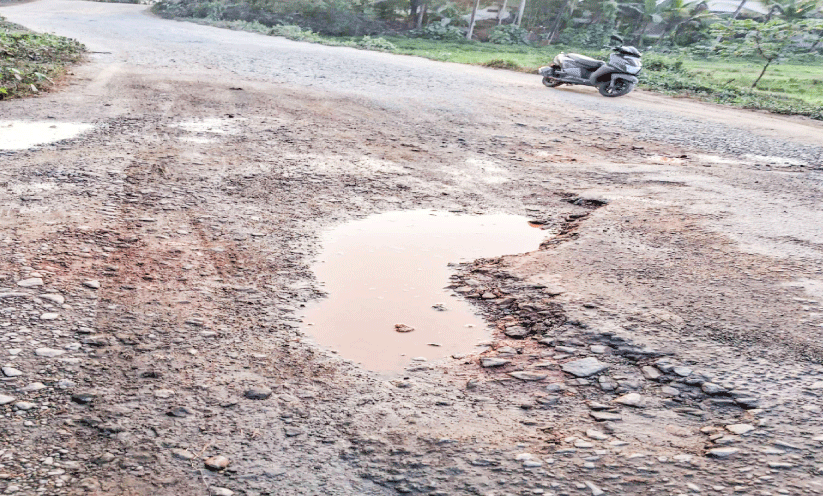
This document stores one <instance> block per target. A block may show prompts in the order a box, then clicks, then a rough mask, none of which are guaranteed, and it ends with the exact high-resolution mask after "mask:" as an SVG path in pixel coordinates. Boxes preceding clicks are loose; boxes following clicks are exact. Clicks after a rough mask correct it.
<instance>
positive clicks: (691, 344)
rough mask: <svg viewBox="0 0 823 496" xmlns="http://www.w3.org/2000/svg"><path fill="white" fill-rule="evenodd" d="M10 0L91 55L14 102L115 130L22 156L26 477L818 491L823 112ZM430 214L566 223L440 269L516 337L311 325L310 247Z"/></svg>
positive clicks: (129, 11) (476, 489)
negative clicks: (405, 341)
mask: <svg viewBox="0 0 823 496" xmlns="http://www.w3.org/2000/svg"><path fill="white" fill-rule="evenodd" d="M2 13H3V15H4V16H6V17H7V18H8V19H9V20H10V21H12V22H16V23H19V24H23V25H25V26H27V27H30V28H32V29H37V30H41V31H54V32H56V33H57V34H61V35H66V36H71V37H76V38H78V39H79V40H80V41H82V42H83V43H85V44H86V45H87V46H88V47H89V49H90V50H91V51H92V52H95V53H93V54H92V55H91V56H90V59H91V60H90V61H89V63H87V64H85V65H82V66H80V67H77V68H75V70H74V73H75V74H74V75H73V77H71V78H69V79H68V80H67V81H65V82H64V83H63V87H62V89H61V90H60V91H57V92H53V93H50V94H48V95H43V96H41V97H39V98H35V99H29V100H18V101H11V102H3V106H2V115H0V119H2V120H3V121H6V122H16V121H25V122H46V123H48V122H54V123H62V122H72V123H81V124H91V125H93V127H92V128H91V129H90V130H87V131H85V132H84V133H82V134H80V135H78V136H76V137H74V138H69V139H64V140H62V141H58V142H53V143H47V144H42V145H37V146H34V147H31V148H28V149H26V150H6V151H2V150H0V164H2V165H0V328H1V329H2V333H0V357H2V359H1V360H0V365H2V373H3V374H2V376H3V377H2V378H0V379H2V382H0V414H2V415H3V417H2V421H0V490H2V491H4V492H5V493H8V494H118V495H123V494H135V495H137V494H149V493H153V494H162V495H166V494H169V495H170V494H175V495H201V494H214V495H231V494H241V495H258V494H277V495H290V494H294V495H298V494H299V495H305V494H323V495H326V494H340V495H343V494H370V495H372V494H373V495H380V494H386V495H388V494H395V493H401V494H440V495H451V494H480V495H503V494H517V495H521V494H523V495H525V494H547V495H548V494H553V495H576V494H581V495H582V494H592V495H601V494H604V493H605V494H638V495H640V494H683V493H704V494H732V493H738V494H763V495H765V494H820V493H823V454H821V453H822V452H821V445H822V444H823V427H821V425H820V421H819V419H820V416H821V407H823V366H821V357H823V348H821V344H820V335H821V332H823V310H821V303H823V269H821V267H823V264H822V263H821V262H823V260H821V259H823V212H822V211H821V208H820V205H821V197H823V193H822V192H821V187H823V176H822V175H821V165H822V164H823V148H821V146H820V143H823V125H821V124H820V123H816V122H813V121H810V120H806V119H795V118H789V117H780V116H773V115H768V114H762V113H754V112H748V111H742V110H734V109H729V108H721V107H717V106H713V105H707V104H702V103H697V102H692V101H688V100H674V99H670V98H667V97H663V96H659V95H654V94H650V93H645V92H642V91H638V92H635V93H632V94H631V95H630V96H627V97H625V98H621V99H616V100H611V99H604V98H602V97H600V96H599V95H598V94H597V93H596V92H592V91H587V90H586V89H574V88H571V89H565V88H561V89H555V90H547V89H546V88H543V87H542V85H541V84H540V82H539V78H538V77H537V76H530V75H524V74H517V73H509V72H505V71H495V70H490V69H483V68H477V67H468V66H457V65H451V64H441V63H435V62H431V61H427V60H422V59H416V58H410V57H399V56H394V55H389V54H382V53H374V52H362V51H357V50H353V49H347V48H334V47H325V46H321V45H311V44H302V43H295V42H290V41H287V40H283V39H278V38H271V37H264V36H259V35H254V34H249V33H242V32H232V31H226V30H219V29H215V28H209V27H203V26H198V25H194V24H187V23H180V22H172V21H164V20H160V19H157V18H155V17H153V16H151V15H150V14H148V13H146V12H145V7H141V6H136V5H119V4H103V3H93V2H77V1H64V0H40V1H37V2H32V3H27V4H19V5H14V6H9V7H3V8H2ZM6 129H10V128H0V132H5V131H6ZM416 209H427V210H436V211H448V212H455V213H465V214H484V213H508V214H517V215H523V216H526V217H528V218H530V219H532V221H533V225H536V226H540V227H541V228H542V229H544V231H545V233H546V237H545V241H544V242H543V243H542V244H541V245H540V246H539V247H538V246H535V249H534V251H532V252H529V253H525V254H510V255H506V256H503V257H497V258H489V259H481V260H476V261H473V262H467V263H459V264H455V265H454V266H453V267H452V268H453V273H452V276H451V279H450V280H448V281H444V282H443V284H444V286H446V285H448V286H449V288H450V289H452V293H453V297H454V298H460V299H465V300H467V301H470V302H471V303H472V305H474V306H475V308H476V309H477V311H478V312H480V313H481V314H482V315H483V316H484V318H485V319H486V320H487V322H488V323H489V324H490V325H492V326H493V327H494V331H493V337H492V339H491V340H489V341H487V342H482V343H474V342H472V343H467V346H468V348H469V349H468V350H467V353H461V354H456V355H455V356H454V358H451V359H447V360H431V361H422V360H421V361H415V362H412V361H410V362H409V366H408V368H407V369H406V370H404V371H403V373H400V374H388V375H383V374H378V373H374V372H371V371H368V370H365V369H363V368H362V367H359V366H358V365H357V364H355V363H352V362H351V361H349V360H347V359H346V357H341V356H338V355H337V354H336V353H334V351H335V350H329V349H324V348H322V347H320V346H318V345H317V344H315V343H314V342H313V340H312V339H310V335H307V333H308V330H309V329H308V328H307V327H305V326H304V325H303V319H302V315H303V311H304V309H305V306H306V305H310V304H312V303H313V302H316V301H317V300H318V299H320V298H322V297H323V290H322V287H321V286H320V281H317V280H316V279H315V277H314V274H313V271H312V262H313V259H314V257H315V256H316V255H317V254H318V252H319V250H320V248H321V247H320V246H319V240H320V238H321V235H322V234H323V233H324V232H325V231H327V230H328V229H330V228H332V227H334V226H336V225H339V224H341V223H343V222H346V221H350V220H354V219H361V218H365V217H367V216H369V215H372V214H377V213H383V212H390V211H397V210H416ZM455 262H456V261H455ZM433 311H434V310H433ZM386 332H394V329H387V331H386ZM476 344H477V346H475V345H476Z"/></svg>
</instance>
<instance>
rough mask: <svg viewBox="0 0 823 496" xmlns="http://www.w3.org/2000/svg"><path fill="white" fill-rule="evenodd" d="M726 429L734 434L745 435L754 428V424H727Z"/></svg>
mask: <svg viewBox="0 0 823 496" xmlns="http://www.w3.org/2000/svg"><path fill="white" fill-rule="evenodd" d="M726 430H728V431H729V432H731V433H732V434H737V435H743V434H746V433H748V432H751V431H753V430H754V426H753V425H750V424H732V425H727V426H726Z"/></svg>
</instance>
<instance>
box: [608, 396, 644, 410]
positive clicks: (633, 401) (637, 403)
mask: <svg viewBox="0 0 823 496" xmlns="http://www.w3.org/2000/svg"><path fill="white" fill-rule="evenodd" d="M612 401H613V402H614V403H620V404H621V405H626V406H633V407H638V408H639V407H642V406H643V404H644V401H643V397H642V396H640V394H638V393H628V394H624V395H623V396H620V397H617V398H615V399H613V400H612Z"/></svg>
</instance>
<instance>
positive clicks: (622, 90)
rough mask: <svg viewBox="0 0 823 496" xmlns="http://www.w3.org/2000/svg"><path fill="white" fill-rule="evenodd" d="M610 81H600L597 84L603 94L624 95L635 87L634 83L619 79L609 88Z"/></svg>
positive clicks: (609, 95)
mask: <svg viewBox="0 0 823 496" xmlns="http://www.w3.org/2000/svg"><path fill="white" fill-rule="evenodd" d="M610 84H611V83H610V82H608V81H607V82H605V83H600V84H598V85H597V91H599V92H600V94H601V95H603V96H608V97H613V96H623V95H625V94H628V93H629V92H631V91H632V90H633V89H634V83H630V82H628V81H626V80H625V79H618V80H617V81H615V82H614V86H612V87H611V88H609V85H610Z"/></svg>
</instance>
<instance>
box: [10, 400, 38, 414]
mask: <svg viewBox="0 0 823 496" xmlns="http://www.w3.org/2000/svg"><path fill="white" fill-rule="evenodd" d="M36 407H37V405H35V404H34V403H31V402H28V401H18V402H17V403H15V404H14V408H17V409H18V410H23V411H24V412H27V411H29V410H32V409H34V408H36Z"/></svg>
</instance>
